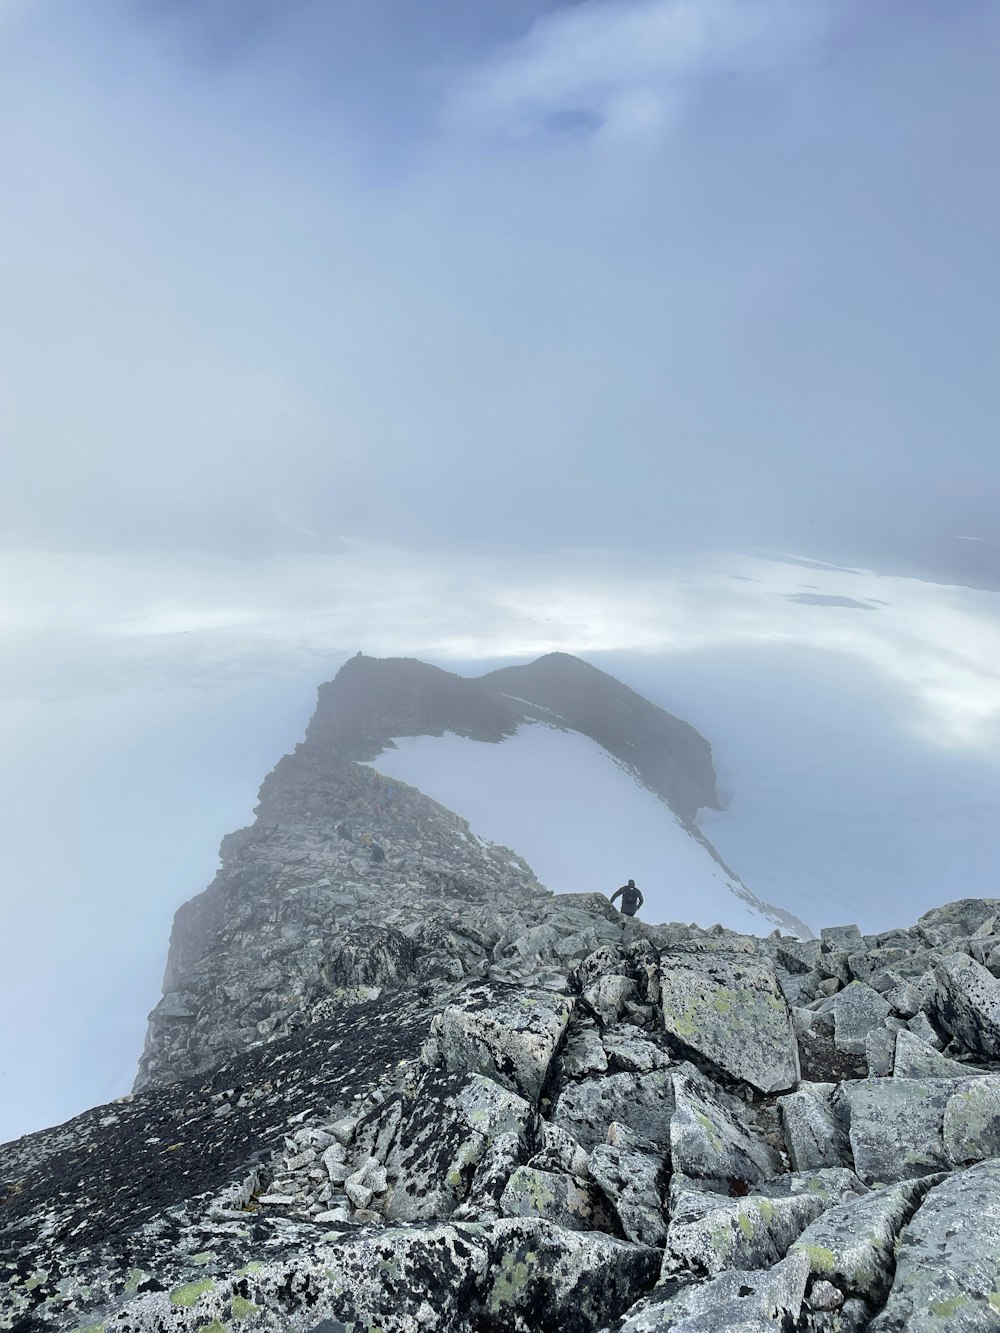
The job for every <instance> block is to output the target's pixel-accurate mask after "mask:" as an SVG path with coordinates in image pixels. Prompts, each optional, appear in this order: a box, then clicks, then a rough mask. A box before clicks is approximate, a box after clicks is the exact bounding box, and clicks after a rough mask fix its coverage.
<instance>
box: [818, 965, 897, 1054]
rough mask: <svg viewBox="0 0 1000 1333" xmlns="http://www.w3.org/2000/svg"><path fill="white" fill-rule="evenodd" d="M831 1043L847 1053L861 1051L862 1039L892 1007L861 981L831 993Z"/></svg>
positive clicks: (859, 1052)
mask: <svg viewBox="0 0 1000 1333" xmlns="http://www.w3.org/2000/svg"><path fill="white" fill-rule="evenodd" d="M832 1009H833V1030H834V1043H835V1045H836V1047H837V1049H838V1050H840V1051H844V1052H845V1053H846V1054H847V1055H864V1054H865V1039H866V1037H867V1036H868V1034H869V1032H871V1030H872V1029H873V1028H880V1027H881V1026H882V1024H883V1022H884V1020H885V1019H886V1018H888V1017H889V1014H890V1013H891V1010H890V1008H889V1005H888V1003H887V1001H885V1000H884V999H883V998H882V996H881V995H879V993H878V991H875V990H872V988H871V986H866V985H865V984H864V982H862V981H852V982H851V984H850V985H849V986H845V987H844V989H843V990H842V991H839V992H838V993H837V994H836V995H835V996H834V997H833V1003H832Z"/></svg>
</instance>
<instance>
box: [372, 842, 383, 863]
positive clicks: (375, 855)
mask: <svg viewBox="0 0 1000 1333" xmlns="http://www.w3.org/2000/svg"><path fill="white" fill-rule="evenodd" d="M384 860H385V848H384V847H383V846H382V844H381V843H380V842H373V843H372V861H374V863H375V864H376V865H378V864H379V862H380V861H384Z"/></svg>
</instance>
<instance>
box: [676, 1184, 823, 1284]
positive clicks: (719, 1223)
mask: <svg viewBox="0 0 1000 1333" xmlns="http://www.w3.org/2000/svg"><path fill="white" fill-rule="evenodd" d="M825 1207H826V1203H825V1202H824V1200H822V1199H821V1198H820V1197H819V1195H817V1194H809V1193H803V1194H788V1195H785V1196H784V1197H781V1196H779V1197H777V1198H772V1197H769V1196H768V1195H766V1194H756V1193H754V1194H749V1195H747V1196H746V1197H745V1198H739V1199H727V1198H724V1197H722V1196H720V1195H715V1194H703V1193H701V1192H700V1191H698V1190H681V1191H678V1192H677V1193H676V1194H675V1195H674V1197H673V1198H672V1199H671V1215H670V1226H669V1227H668V1229H667V1245H666V1250H665V1252H664V1255H663V1270H662V1271H663V1275H664V1276H665V1277H669V1276H672V1275H674V1274H677V1273H682V1272H689V1273H695V1274H698V1275H699V1276H704V1275H708V1276H709V1277H714V1276H715V1274H716V1273H721V1272H723V1271H725V1270H726V1269H731V1268H739V1269H750V1268H770V1267H771V1265H772V1264H774V1263H777V1261H778V1260H779V1259H781V1258H783V1257H784V1255H785V1254H786V1252H787V1250H788V1247H789V1245H791V1243H792V1241H793V1240H795V1239H796V1237H798V1236H799V1235H801V1233H802V1231H803V1230H804V1229H805V1228H806V1227H807V1226H808V1225H809V1223H810V1222H812V1221H813V1220H814V1219H815V1218H817V1217H818V1216H819V1215H820V1213H822V1211H823V1209H824V1208H825Z"/></svg>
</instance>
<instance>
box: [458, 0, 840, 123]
mask: <svg viewBox="0 0 1000 1333" xmlns="http://www.w3.org/2000/svg"><path fill="white" fill-rule="evenodd" d="M830 22H831V15H830V9H829V5H828V4H827V3H826V0H758V2H757V3H751V2H748V0H585V3H583V4H580V5H573V6H565V7H562V8H560V9H557V10H554V11H553V12H552V13H549V14H546V15H543V16H542V17H540V18H539V19H537V20H536V22H535V23H534V24H533V25H532V27H531V29H530V30H529V32H528V33H527V34H526V35H525V36H524V37H523V38H522V39H521V40H520V41H517V42H514V43H511V44H509V45H508V46H506V47H504V48H503V49H502V50H500V51H498V52H497V53H496V54H495V55H494V56H493V57H492V58H491V59H489V60H487V61H484V62H483V63H482V64H481V65H479V66H478V67H477V68H475V69H473V70H470V71H469V72H468V73H467V75H466V76H465V78H464V80H462V82H461V83H460V85H459V87H458V88H457V89H456V92H455V94H454V97H453V98H452V100H451V102H450V104H449V106H448V108H447V119H448V122H449V124H450V125H451V126H453V127H461V128H462V129H464V130H468V129H470V128H471V129H472V130H483V129H486V130H493V131H499V132H502V133H508V134H514V135H526V136H539V135H540V136H546V137H552V136H558V135H560V134H570V135H590V134H593V135H599V136H600V137H602V138H605V139H614V140H634V139H641V138H645V137H648V136H657V135H659V134H660V133H662V132H663V131H664V130H665V129H668V128H669V127H670V126H671V125H672V124H674V123H675V122H676V121H677V120H678V118H679V117H680V116H681V115H682V114H683V112H684V110H685V107H686V106H687V105H688V104H689V103H690V102H691V101H692V100H694V99H695V98H696V97H697V96H698V95H699V93H700V92H701V91H702V90H703V88H704V86H705V84H706V83H709V82H711V81H712V80H715V79H719V78H729V77H740V76H748V77H751V78H774V77H788V76H789V75H790V74H791V73H792V72H793V70H794V67H795V66H796V65H797V64H798V63H799V62H800V61H801V59H802V58H803V57H804V56H807V55H810V54H812V53H815V51H816V50H817V48H818V46H819V45H820V44H821V42H822V40H823V38H824V36H825V35H826V33H827V31H828V28H829V26H830Z"/></svg>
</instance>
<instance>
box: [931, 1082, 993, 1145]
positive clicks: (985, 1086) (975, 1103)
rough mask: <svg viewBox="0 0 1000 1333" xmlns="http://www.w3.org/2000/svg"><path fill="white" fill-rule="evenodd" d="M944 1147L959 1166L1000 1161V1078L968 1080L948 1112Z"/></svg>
mask: <svg viewBox="0 0 1000 1333" xmlns="http://www.w3.org/2000/svg"><path fill="white" fill-rule="evenodd" d="M943 1134H944V1146H945V1151H946V1152H947V1154H948V1158H949V1160H950V1161H951V1162H952V1163H953V1164H954V1165H955V1166H965V1165H967V1164H968V1163H969V1162H981V1161H983V1160H984V1158H987V1157H1000V1075H997V1074H994V1075H991V1076H988V1077H986V1078H971V1079H967V1080H966V1081H965V1082H964V1083H963V1084H962V1086H961V1087H960V1088H957V1089H956V1090H955V1092H953V1093H952V1095H951V1096H950V1097H949V1098H948V1102H947V1105H946V1106H945V1108H944V1125H943Z"/></svg>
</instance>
